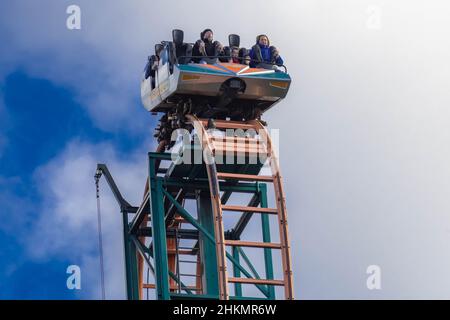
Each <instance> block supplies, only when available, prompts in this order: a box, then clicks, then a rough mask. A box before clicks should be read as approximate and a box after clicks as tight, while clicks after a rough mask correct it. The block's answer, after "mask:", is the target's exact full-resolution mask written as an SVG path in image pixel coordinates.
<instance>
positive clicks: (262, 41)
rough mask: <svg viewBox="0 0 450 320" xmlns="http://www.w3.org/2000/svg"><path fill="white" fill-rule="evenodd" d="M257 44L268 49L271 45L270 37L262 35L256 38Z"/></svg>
mask: <svg viewBox="0 0 450 320" xmlns="http://www.w3.org/2000/svg"><path fill="white" fill-rule="evenodd" d="M256 43H257V44H259V45H261V46H264V47H268V46H269V45H270V42H269V37H267V36H266V35H265V34H260V35H259V36H257V37H256Z"/></svg>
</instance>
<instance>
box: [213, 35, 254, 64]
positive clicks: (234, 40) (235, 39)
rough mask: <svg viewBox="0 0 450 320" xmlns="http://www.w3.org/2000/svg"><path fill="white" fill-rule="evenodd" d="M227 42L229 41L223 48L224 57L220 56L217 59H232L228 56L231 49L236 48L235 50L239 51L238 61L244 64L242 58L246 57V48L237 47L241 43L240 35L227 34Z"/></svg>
mask: <svg viewBox="0 0 450 320" xmlns="http://www.w3.org/2000/svg"><path fill="white" fill-rule="evenodd" d="M228 43H229V45H228V46H226V47H224V48H223V50H224V57H223V58H220V59H219V60H220V61H221V62H230V61H232V60H231V59H230V58H229V57H231V54H232V50H233V49H237V50H239V53H238V58H239V62H240V63H242V64H245V61H244V59H245V58H247V57H248V50H247V49H246V48H239V46H240V43H241V38H240V36H239V35H237V34H230V35H229V36H228Z"/></svg>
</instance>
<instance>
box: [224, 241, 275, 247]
mask: <svg viewBox="0 0 450 320" xmlns="http://www.w3.org/2000/svg"><path fill="white" fill-rule="evenodd" d="M225 244H226V245H227V246H236V247H251V248H270V249H281V244H279V243H270V242H253V241H241V240H226V241H225Z"/></svg>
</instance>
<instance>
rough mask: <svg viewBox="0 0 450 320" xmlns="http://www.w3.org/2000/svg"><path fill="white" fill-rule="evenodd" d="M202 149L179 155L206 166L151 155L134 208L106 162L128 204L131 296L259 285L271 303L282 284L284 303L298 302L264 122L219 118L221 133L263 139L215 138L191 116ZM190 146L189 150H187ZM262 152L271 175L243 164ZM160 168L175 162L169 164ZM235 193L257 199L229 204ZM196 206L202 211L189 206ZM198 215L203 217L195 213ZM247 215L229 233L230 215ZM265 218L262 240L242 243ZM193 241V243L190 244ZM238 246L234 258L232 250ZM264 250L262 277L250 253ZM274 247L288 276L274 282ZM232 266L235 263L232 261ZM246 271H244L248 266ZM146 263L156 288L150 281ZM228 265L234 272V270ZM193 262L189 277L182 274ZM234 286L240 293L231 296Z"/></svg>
mask: <svg viewBox="0 0 450 320" xmlns="http://www.w3.org/2000/svg"><path fill="white" fill-rule="evenodd" d="M187 118H188V120H189V121H190V123H191V124H192V126H193V127H194V129H195V132H196V135H197V137H198V138H199V139H197V140H196V141H197V142H199V144H191V145H189V146H184V148H183V149H182V151H181V152H180V157H181V156H182V155H183V152H187V151H194V152H195V151H196V150H197V151H200V152H201V154H202V155H203V163H200V164H195V163H194V164H189V163H180V164H177V163H174V162H173V161H172V156H171V154H170V153H163V152H152V153H149V171H148V172H149V175H148V183H147V186H146V189H145V195H144V198H143V201H142V203H141V205H140V206H139V207H133V206H131V205H129V204H128V202H126V201H125V200H124V199H123V197H122V196H121V195H120V192H119V190H118V189H117V186H116V185H115V183H114V181H113V180H112V177H111V175H110V174H109V172H108V170H107V168H106V166H105V165H99V166H98V169H99V170H101V171H102V172H103V173H104V174H105V176H106V178H107V180H108V183H109V185H110V187H111V189H112V191H113V193H114V195H115V196H116V199H117V201H118V202H119V205H120V207H121V212H122V214H123V223H124V244H125V266H126V276H127V277H126V279H127V294H128V298H129V299H142V298H143V297H144V295H143V290H148V289H155V290H156V291H155V293H156V298H157V299H165V300H167V299H182V298H189V299H194V298H199V299H223V300H227V299H245V298H247V299H251V298H252V297H244V296H243V290H242V285H248V284H251V285H254V286H256V288H257V289H258V290H259V291H260V292H261V294H262V295H263V297H264V298H265V299H275V298H276V296H275V286H283V287H284V293H285V299H293V298H294V296H293V284H292V269H291V256H290V245H289V237H288V225H287V213H286V206H285V198H284V193H283V188H282V179H281V175H280V171H279V167H278V160H277V158H276V155H275V153H274V151H273V148H272V145H271V141H270V137H269V135H268V133H267V130H266V129H265V127H264V126H263V125H262V124H261V123H260V122H259V121H249V122H234V121H220V120H216V121H215V123H214V126H215V130H219V131H222V132H225V131H226V130H227V129H233V130H236V129H237V130H257V131H258V132H259V135H260V136H261V138H262V139H261V141H259V142H258V143H257V144H253V142H254V141H253V140H254V139H253V138H252V137H249V136H242V137H241V136H224V137H223V138H222V139H220V138H218V137H217V136H214V134H213V132H212V131H211V130H208V129H207V127H208V120H206V119H197V118H196V117H195V116H187ZM188 149H189V150H188ZM230 152H231V154H232V155H233V156H232V157H231V158H232V159H233V161H232V162H229V161H224V162H216V161H214V160H215V159H216V158H217V156H218V155H219V154H222V155H225V154H229V153H230ZM261 153H263V154H264V155H265V157H266V159H267V160H268V161H269V164H270V168H271V170H272V175H271V176H262V175H259V172H260V170H261V168H262V166H263V164H264V161H257V162H255V163H245V164H239V163H236V161H235V160H236V157H235V156H236V155H237V154H243V155H244V158H245V157H249V156H250V155H252V154H261ZM161 163H169V166H168V167H163V166H162V165H160V164H161ZM267 183H272V184H273V190H274V192H275V200H276V208H270V207H268V199H267V192H268V189H267ZM233 193H244V194H250V195H252V197H251V200H250V201H249V203H248V205H247V206H242V205H230V204H228V201H229V199H230V196H231V195H232V194H233ZM188 200H194V201H195V208H190V207H189V206H188V205H187V202H188ZM193 210H194V211H196V212H193ZM233 212H235V213H236V212H237V213H240V214H241V215H240V218H239V220H238V222H237V223H236V225H235V226H234V227H233V228H232V229H230V230H225V229H224V224H223V219H224V215H229V214H230V215H232V214H233ZM255 214H259V215H260V217H261V226H262V230H261V233H262V235H261V241H259V242H254V241H243V240H241V235H242V233H243V232H244V230H245V228H246V226H247V224H248V223H249V221H250V219H251V218H252V216H254V215H255ZM269 215H276V216H277V217H278V220H277V221H278V225H279V234H280V243H273V242H272V241H271V235H270V223H269ZM185 242H189V243H190V244H189V245H186V244H184V243H185ZM227 247H230V248H231V253H230V252H228V251H227ZM247 247H250V248H260V249H261V250H263V251H264V273H265V277H264V278H262V277H261V276H260V275H259V274H258V272H257V270H256V268H255V267H254V266H253V263H252V261H251V259H250V258H249V257H248V256H247V255H246V253H245V251H244V248H247ZM272 250H280V251H281V257H282V270H283V279H274V268H273V259H272ZM230 263H231V264H230ZM243 263H245V265H246V267H245V266H244V264H243ZM144 264H145V265H146V266H147V268H148V269H149V270H150V271H151V273H152V275H153V278H154V280H155V282H154V283H144V276H143V272H144ZM227 264H228V265H229V266H230V269H228V268H227ZM186 265H190V273H186V272H184V271H183V268H184V267H186ZM230 284H232V286H233V288H234V295H233V296H230V292H229V290H230Z"/></svg>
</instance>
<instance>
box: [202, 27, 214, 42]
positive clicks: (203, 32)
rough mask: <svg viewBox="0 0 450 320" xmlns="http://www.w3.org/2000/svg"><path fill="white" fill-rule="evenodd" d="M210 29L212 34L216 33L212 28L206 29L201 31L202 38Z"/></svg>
mask: <svg viewBox="0 0 450 320" xmlns="http://www.w3.org/2000/svg"><path fill="white" fill-rule="evenodd" d="M208 31H210V32H211V33H212V34H214V32H213V31H212V30H211V29H205V30H203V31H202V32H201V33H200V39H201V40H203V37H204V36H205V33H207V32H208Z"/></svg>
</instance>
